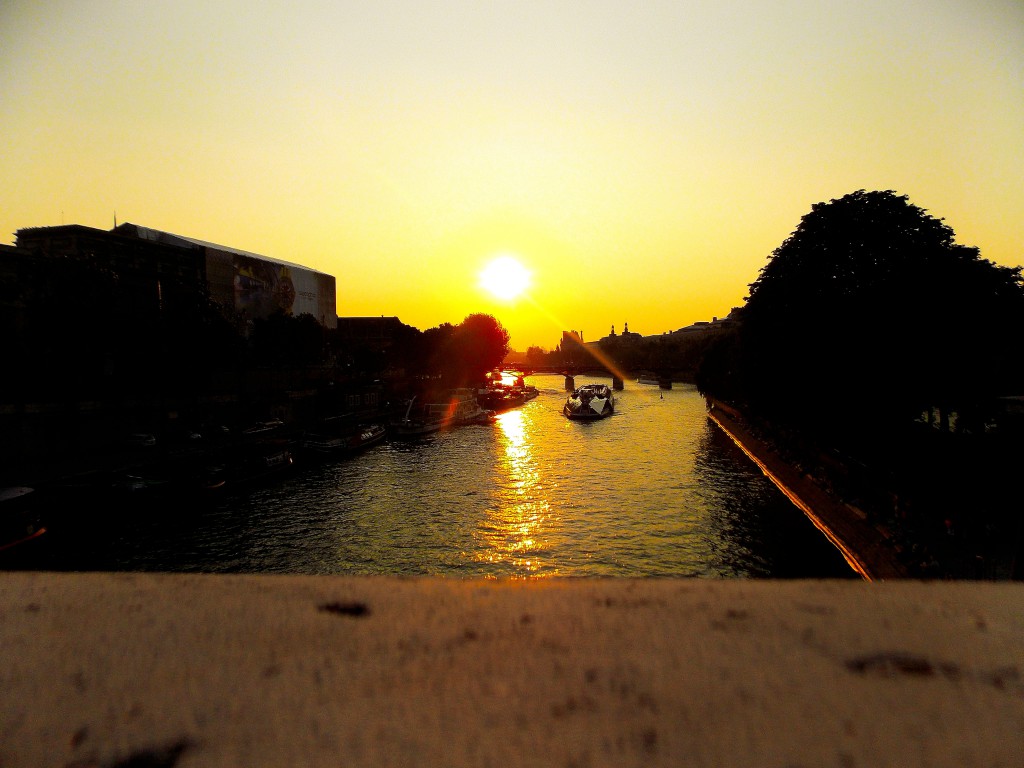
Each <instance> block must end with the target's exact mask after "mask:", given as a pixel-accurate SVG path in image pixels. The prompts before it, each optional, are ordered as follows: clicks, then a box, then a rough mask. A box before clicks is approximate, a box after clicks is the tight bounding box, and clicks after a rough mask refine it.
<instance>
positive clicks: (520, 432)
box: [477, 410, 551, 576]
mask: <svg viewBox="0 0 1024 768" xmlns="http://www.w3.org/2000/svg"><path fill="white" fill-rule="evenodd" d="M495 421H496V423H497V424H498V427H499V439H500V440H501V442H502V446H503V448H504V454H503V455H502V456H501V457H500V461H501V470H502V474H503V475H504V480H505V482H504V483H502V484H501V485H500V486H499V487H498V488H497V489H496V491H495V494H496V498H495V501H496V508H495V509H488V510H487V517H486V518H485V519H484V520H483V521H482V522H481V524H480V525H479V526H478V528H477V535H478V536H479V537H480V539H481V540H482V543H483V545H484V547H483V551H482V552H481V553H480V554H479V555H478V556H477V559H478V560H480V561H485V562H491V563H495V564H498V563H505V564H507V565H510V566H512V567H513V568H514V569H515V571H516V572H517V573H518V574H519V575H524V576H526V575H530V576H538V575H544V574H542V573H540V571H541V569H542V568H543V567H544V563H543V562H542V557H543V555H544V554H545V552H546V549H547V548H546V547H545V544H544V540H543V539H544V537H543V534H544V533H545V531H546V528H547V526H549V525H550V523H551V505H550V502H549V501H548V499H547V498H546V495H545V494H544V490H543V486H542V484H541V475H540V472H539V471H538V469H537V466H536V459H535V457H534V453H533V445H532V443H531V440H532V439H533V435H532V434H531V432H530V419H529V417H528V416H527V415H526V413H525V412H524V411H522V410H514V411H506V412H504V413H501V414H498V416H497V417H496V419H495Z"/></svg>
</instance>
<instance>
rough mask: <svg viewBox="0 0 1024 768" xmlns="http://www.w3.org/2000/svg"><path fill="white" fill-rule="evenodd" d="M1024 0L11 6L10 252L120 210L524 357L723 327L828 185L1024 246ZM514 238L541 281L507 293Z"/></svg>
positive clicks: (2, 227) (0, 223) (7, 114)
mask: <svg viewBox="0 0 1024 768" xmlns="http://www.w3.org/2000/svg"><path fill="white" fill-rule="evenodd" d="M1022 94H1024V5H1022V4H1021V3H1019V2H1017V1H1016V0H1004V1H1003V2H987V1H986V0H972V1H971V2H953V1H952V0H930V1H929V2H924V0H920V1H918V2H901V1H900V0H886V1H885V2H880V1H876V0H867V1H866V2H860V3H849V2H838V1H836V2H832V1H829V2H810V0H793V1H789V2H787V1H786V0H782V1H781V2H772V3H768V2H763V3H762V2H743V1H742V0H737V1H736V2H721V0H695V1H694V2H687V3H679V2H657V1H655V2H651V3H643V4H637V3H625V2H613V1H611V0H605V1H603V2H597V1H595V2H591V3H575V2H574V3H569V2H560V1H559V0H552V1H551V2H530V1H529V0H519V1H517V2H495V3H477V2H430V3H425V2H387V1H384V2H374V3H353V2H302V1H301V0H300V1H298V2H288V3H284V2H275V1H271V2H263V3H259V4H255V5H254V4H252V3H242V2H238V1H237V0H227V1H222V2H217V3H209V2H205V1H204V2H180V1H179V2H163V0H154V1H147V2H143V3H121V2H113V1H112V0H95V1H93V2H85V1H82V2H69V3H63V2H54V1H53V0H49V1H47V0H32V1H31V2H28V1H23V0H13V1H12V0H9V1H8V2H6V3H4V4H3V5H2V6H0V104H2V105H3V134H2V135H3V144H2V149H0V179H2V180H3V184H2V185H0V233H2V234H0V240H2V241H3V242H13V238H14V234H13V233H14V232H15V230H17V229H20V228H22V227H30V226H46V225H53V224H60V223H62V222H63V223H68V224H72V223H74V224H85V225H87V226H94V227H101V228H105V229H106V228H110V227H111V226H112V225H113V221H114V216H115V213H116V216H117V219H118V221H122V222H123V221H131V222H134V223H137V224H141V225H144V226H149V227H154V228H157V229H164V230H167V231H171V232H175V233H178V234H182V235H186V236H189V237H194V238H198V239H202V240H207V241H212V242H217V243H222V244H225V245H229V246H233V247H236V248H242V249H245V250H249V251H254V252H257V253H262V254H265V255H267V256H272V257H276V258H280V259H285V260H287V261H293V262H297V263H300V264H304V265H307V266H309V267H312V268H314V269H319V270H322V271H325V272H328V273H330V274H333V275H335V276H336V277H337V281H338V313H339V314H340V315H382V314H383V315H397V316H398V317H400V318H401V319H402V321H403V322H406V323H409V324H411V325H415V326H416V327H419V328H422V329H426V328H429V327H433V326H436V325H438V324H440V323H443V322H452V323H458V322H460V321H461V320H462V319H463V318H464V317H465V316H466V315H468V314H470V313H472V312H488V313H491V314H494V315H495V316H496V317H498V319H499V320H501V322H502V323H503V324H504V325H505V327H506V328H508V329H509V331H510V332H511V334H512V344H513V346H514V347H515V348H517V349H520V350H525V349H526V347H527V346H529V345H540V346H543V347H546V348H551V347H553V346H554V345H555V344H556V343H557V342H558V341H559V338H560V334H561V331H562V330H563V329H575V330H580V331H582V332H583V334H584V336H585V338H587V339H597V338H599V337H601V336H603V335H605V334H607V333H608V331H609V329H610V327H611V326H612V325H613V324H614V325H615V327H616V330H617V331H621V330H622V325H623V323H624V322H627V321H628V322H629V326H630V330H632V331H635V332H638V333H642V334H645V335H650V334H657V333H662V332H665V331H668V330H673V329H676V328H679V327H682V326H685V325H688V324H690V323H691V322H693V321H696V320H709V319H711V317H712V316H716V315H717V316H722V315H725V314H727V313H728V311H729V309H730V308H731V307H733V306H737V305H739V304H741V303H742V301H743V298H744V297H745V295H746V290H747V285H748V284H749V283H751V282H752V281H753V280H754V279H756V277H757V273H758V270H759V269H760V268H761V267H762V266H763V265H764V263H765V260H766V259H767V257H768V256H769V255H770V253H771V252H772V250H773V249H774V248H776V247H777V246H778V245H779V244H781V242H782V241H783V240H784V239H785V238H786V237H787V236H788V235H789V234H790V233H791V232H792V231H793V229H794V228H795V227H796V226H797V224H798V223H799V220H800V217H801V216H803V215H804V214H805V213H807V212H808V211H809V210H810V206H811V205H812V204H813V203H816V202H819V201H824V200H829V199H832V198H836V197H841V196H842V195H845V194H847V193H849V192H852V191H854V190H857V189H862V188H863V189H893V190H895V191H897V192H898V193H900V194H906V195H908V196H909V197H910V200H911V202H913V203H915V204H916V205H919V206H921V207H922V208H925V209H927V210H928V211H929V212H930V213H931V214H932V215H934V216H937V217H940V218H943V219H945V220H946V223H947V224H949V225H950V226H951V227H953V229H954V230H955V231H956V233H957V235H958V240H959V241H960V242H961V243H965V244H968V245H976V246H978V247H980V248H981V251H982V255H983V256H984V257H985V258H989V259H991V260H993V261H996V262H998V263H1002V264H1008V265H1016V264H1019V263H1022V262H1024V255H1022V247H1021V246H1022V244H1024V149H1022V146H1024V144H1022V142H1021V137H1022V136H1024V97H1022ZM500 252H510V253H515V254H518V256H519V258H520V259H521V261H522V262H523V264H524V265H525V266H526V267H527V268H528V269H529V270H530V271H531V272H532V273H533V278H532V285H531V288H530V291H529V295H528V297H526V298H524V299H520V300H519V301H517V302H502V301H499V300H497V299H495V298H493V297H492V296H490V295H488V294H486V293H485V292H483V291H482V290H481V289H480V288H479V286H478V274H479V272H480V270H481V269H483V267H484V266H485V265H486V263H487V261H488V260H489V259H490V258H491V257H492V256H493V255H494V254H497V253H500Z"/></svg>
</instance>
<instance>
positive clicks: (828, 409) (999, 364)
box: [719, 190, 1024, 427]
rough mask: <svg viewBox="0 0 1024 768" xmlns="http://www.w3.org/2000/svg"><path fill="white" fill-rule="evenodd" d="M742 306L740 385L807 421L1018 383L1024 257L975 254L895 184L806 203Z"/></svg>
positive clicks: (977, 400)
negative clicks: (1005, 261)
mask: <svg viewBox="0 0 1024 768" xmlns="http://www.w3.org/2000/svg"><path fill="white" fill-rule="evenodd" d="M742 317H743V332H742V334H741V337H740V339H739V340H738V343H739V345H740V352H739V357H740V365H739V370H738V372H737V373H738V374H739V375H740V377H741V379H742V381H741V389H742V390H743V391H744V392H745V393H746V395H747V397H748V399H749V400H750V401H751V402H752V403H753V404H754V405H756V407H757V408H758V409H759V410H762V411H764V412H768V413H773V414H775V415H785V416H786V417H787V418H789V419H791V420H793V419H795V420H799V421H802V422H804V423H805V424H810V425H821V424H822V423H823V420H827V419H826V417H825V414H829V417H839V418H842V419H843V421H845V422H847V423H850V424H858V425H861V426H869V427H871V426H874V425H877V424H879V423H894V422H895V421H896V420H903V419H907V418H912V417H913V416H915V415H916V414H919V413H920V412H921V411H922V409H924V408H930V407H933V406H934V407H940V408H944V409H950V408H953V409H958V410H961V411H963V412H968V411H971V410H977V409H978V408H980V407H982V404H983V403H984V402H986V401H989V400H990V399H991V398H992V397H993V396H995V395H998V394H1006V393H1008V392H1011V391H1012V390H1013V388H1014V387H1016V386H1019V385H1020V384H1021V377H1020V364H1019V362H1018V361H1019V359H1020V351H1021V350H1020V346H1021V334H1020V332H1021V330H1022V318H1024V292H1022V278H1021V268H1020V267H1013V268H1010V267H1001V266H997V265H995V264H993V263H991V262H989V261H987V260H984V259H981V258H980V257H979V254H978V250H977V249H976V248H972V247H967V246H963V245H958V244H957V243H956V242H955V236H954V233H953V230H952V229H951V228H950V227H948V226H947V225H945V224H944V223H943V222H942V221H941V220H940V219H936V218H934V217H932V216H930V215H928V214H927V213H926V212H925V211H923V210H922V209H920V208H918V207H917V206H914V205H912V204H911V203H910V202H909V201H908V199H907V197H906V196H901V195H897V194H895V193H894V192H892V191H881V192H865V191H864V190H860V191H857V192H854V193H852V194H849V195H846V196H845V197H843V198H840V199H838V200H832V201H829V202H828V203H819V204H816V205H814V206H812V208H811V212H810V213H808V214H807V215H805V216H804V217H803V219H802V220H801V222H800V225H799V226H798V227H797V229H796V230H795V231H794V232H793V234H792V235H790V236H789V238H787V239H786V241H785V242H783V244H782V245H781V246H779V247H778V248H777V249H776V250H775V251H774V253H773V254H772V256H771V258H770V260H769V262H768V264H766V265H765V267H764V268H763V269H762V270H761V273H760V275H759V276H758V278H757V280H756V281H755V282H754V283H753V284H752V285H751V286H750V295H749V297H748V299H747V302H746V305H745V307H744V308H743V312H742ZM721 357H723V355H721V354H720V355H719V359H721Z"/></svg>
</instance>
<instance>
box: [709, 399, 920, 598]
mask: <svg viewBox="0 0 1024 768" xmlns="http://www.w3.org/2000/svg"><path fill="white" fill-rule="evenodd" d="M708 417H709V418H710V419H711V420H712V421H713V422H714V423H715V424H716V425H717V426H718V427H719V428H720V429H721V430H722V431H723V432H725V434H727V435H728V436H729V437H730V438H731V439H732V440H733V442H734V443H736V445H738V446H739V447H740V448H741V449H742V450H743V452H744V453H745V454H746V455H747V456H748V457H749V458H750V459H751V460H752V461H753V462H754V463H755V464H756V465H757V466H758V467H759V468H760V469H761V471H762V472H764V474H765V475H766V476H767V477H768V478H769V479H770V480H771V481H772V482H773V483H774V484H775V485H776V487H778V488H779V490H780V491H782V493H783V494H784V495H785V496H786V497H787V498H788V499H789V500H790V501H792V502H793V504H795V505H796V506H797V507H798V508H799V509H800V510H801V511H803V513H804V514H805V515H806V516H807V518H808V519H809V520H810V521H811V522H812V523H813V524H814V526H815V527H816V528H817V529H818V530H819V531H821V532H822V534H823V535H824V536H825V537H826V538H828V540H829V541H830V542H832V544H833V545H835V546H836V547H837V548H838V549H839V551H840V552H841V553H842V555H843V557H844V559H845V560H846V562H847V563H848V564H849V565H850V567H851V568H853V569H854V570H855V571H856V572H857V573H858V574H860V575H861V577H863V578H864V579H866V580H868V581H879V580H886V579H903V578H908V577H910V576H911V573H910V571H909V569H908V568H907V566H906V565H905V563H904V562H903V561H902V560H901V559H900V557H899V554H900V553H899V551H898V549H897V548H896V547H895V546H894V544H893V542H892V541H891V539H890V537H889V533H888V531H887V530H886V529H885V528H884V527H880V526H878V525H876V524H874V523H872V522H870V521H869V519H868V515H867V513H866V512H864V511H863V510H861V509H859V508H858V507H856V506H854V505H852V504H849V503H847V502H845V501H843V500H841V499H838V498H836V497H835V496H834V495H832V494H830V493H829V492H828V491H826V490H825V489H824V488H822V487H821V485H820V484H819V483H818V481H817V480H815V478H813V477H811V476H810V475H809V474H807V473H805V472H803V471H802V470H801V469H800V468H799V467H797V466H794V465H793V464H792V463H791V462H790V461H788V460H787V459H785V458H783V457H782V456H781V455H780V454H779V452H778V451H777V450H775V448H773V447H772V446H771V445H770V444H769V443H768V442H766V441H765V440H763V439H761V438H760V437H759V436H758V435H757V434H755V431H754V430H752V429H750V428H749V427H748V425H747V423H746V420H745V418H744V416H743V414H742V413H740V412H739V411H737V410H736V409H735V408H733V407H731V406H729V405H728V404H726V403H723V402H721V401H718V400H714V399H708Z"/></svg>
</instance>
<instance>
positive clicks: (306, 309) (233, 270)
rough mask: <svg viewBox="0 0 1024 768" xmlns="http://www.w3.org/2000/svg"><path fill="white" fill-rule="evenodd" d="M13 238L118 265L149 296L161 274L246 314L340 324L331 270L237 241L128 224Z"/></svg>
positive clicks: (41, 251) (64, 255)
mask: <svg viewBox="0 0 1024 768" xmlns="http://www.w3.org/2000/svg"><path fill="white" fill-rule="evenodd" d="M16 245H17V249H18V251H19V252H21V253H27V254H32V255H34V256H38V257H44V258H51V259H73V260H75V261H77V262H80V263H86V264H88V265H90V266H93V267H96V268H97V269H102V270H105V271H112V272H115V273H117V274H118V275H119V276H121V277H122V278H123V279H124V280H125V281H126V282H130V283H137V284H138V286H139V289H140V291H144V292H145V293H146V295H150V293H151V288H152V286H157V290H161V288H162V285H163V283H164V282H165V281H166V282H168V283H174V284H175V285H176V286H177V287H184V288H188V287H189V286H191V287H193V288H195V289H196V290H203V291H205V292H207V293H208V294H209V296H210V298H211V299H213V300H214V301H215V302H217V303H218V304H220V305H221V306H222V307H224V308H225V309H228V310H233V311H234V312H235V313H237V314H238V316H240V317H242V318H244V319H245V320H248V321H252V320H256V319H259V318H263V317H268V316H270V315H272V314H274V313H276V312H282V313H284V314H285V315H292V316H297V315H301V314H309V315H312V316H313V317H314V318H316V319H317V321H319V322H320V324H321V325H323V326H324V327H325V328H332V329H333V328H336V327H337V308H336V303H335V302H336V288H335V279H334V277H333V276H332V275H328V274H325V273H323V272H319V271H317V270H314V269H310V268H308V267H303V266H301V265H299V264H294V263H292V262H288V261H282V260H280V259H275V258H271V257H269V256H263V255H260V254H256V253H250V252H249V251H243V250H241V249H238V248H231V247H229V246H225V245H218V244H216V243H210V242H206V241H204V240H197V239H195V238H191V237H185V236H183V235H176V234H172V233H170V232H163V231H161V230H157V229H152V228H149V227H142V226H139V225H137V224H128V223H126V224H121V225H120V226H117V227H115V228H114V229H112V230H109V231H107V230H102V229H94V228H92V227H84V226H81V225H77V224H73V225H61V226H53V227H35V228H29V229H20V230H18V232H17V240H16Z"/></svg>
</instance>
